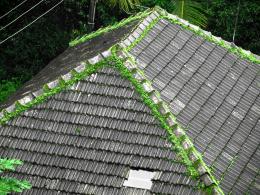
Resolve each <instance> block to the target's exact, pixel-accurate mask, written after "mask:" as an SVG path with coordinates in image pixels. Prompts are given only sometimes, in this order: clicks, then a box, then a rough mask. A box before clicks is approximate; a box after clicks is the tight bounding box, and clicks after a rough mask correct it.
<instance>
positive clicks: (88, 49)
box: [0, 21, 138, 110]
mask: <svg viewBox="0 0 260 195" xmlns="http://www.w3.org/2000/svg"><path fill="white" fill-rule="evenodd" d="M137 22H138V21H134V22H131V23H129V24H127V25H125V26H123V27H121V28H119V29H115V30H113V31H110V32H107V33H104V34H102V35H101V36H97V37H94V38H93V39H90V40H88V41H86V42H84V43H81V44H79V45H77V46H75V47H69V48H68V49H67V50H66V51H65V52H63V53H62V54H60V55H59V56H58V57H57V58H55V59H54V60H52V61H51V62H50V63H49V64H48V65H47V66H46V67H45V68H44V69H43V70H41V71H40V72H39V73H38V74H37V75H36V76H35V77H33V78H32V79H31V80H30V81H28V82H27V83H25V85H24V86H23V87H22V88H20V89H19V90H18V91H17V92H15V93H14V94H13V95H12V96H11V97H10V98H9V99H8V100H7V101H6V102H4V104H1V105H0V110H1V109H3V108H6V107H8V106H9V105H10V104H12V103H13V102H15V101H16V100H19V99H21V98H22V97H23V96H25V95H26V94H29V93H31V92H34V91H36V90H38V89H40V88H42V86H43V85H44V84H46V83H48V82H49V81H52V80H55V79H57V78H58V77H59V76H61V75H64V74H66V73H68V72H69V71H70V70H72V69H73V68H75V67H76V66H77V65H78V63H80V62H82V61H86V60H87V59H89V58H92V57H94V56H95V55H96V54H97V53H101V52H103V51H105V50H107V49H108V48H110V47H111V46H112V45H114V44H116V43H117V42H119V41H120V40H121V39H122V38H123V37H124V36H126V35H127V34H128V33H129V32H130V31H131V30H132V29H133V27H135V26H136V24H137Z"/></svg>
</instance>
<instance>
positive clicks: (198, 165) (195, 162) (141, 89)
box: [112, 45, 224, 194]
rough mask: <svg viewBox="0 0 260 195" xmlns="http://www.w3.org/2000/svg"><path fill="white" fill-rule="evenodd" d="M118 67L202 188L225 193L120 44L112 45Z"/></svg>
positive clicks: (150, 83)
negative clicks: (116, 46)
mask: <svg viewBox="0 0 260 195" xmlns="http://www.w3.org/2000/svg"><path fill="white" fill-rule="evenodd" d="M112 56H113V57H114V61H115V67H116V68H117V69H118V70H119V71H120V73H121V75H122V76H123V77H125V78H127V79H128V80H129V81H130V82H131V83H132V84H133V86H134V88H135V90H136V91H137V92H138V93H139V95H140V96H141V97H142V99H143V101H144V103H145V104H146V105H147V106H148V107H149V108H150V109H151V111H152V113H153V114H154V116H155V117H156V118H157V119H158V120H159V121H160V123H161V126H162V128H164V129H165V130H166V131H167V133H168V135H169V137H168V139H169V141H170V142H171V143H172V144H173V148H174V150H175V151H177V153H178V154H179V155H180V157H181V158H182V161H183V163H184V164H185V165H186V167H187V169H188V173H189V175H190V176H191V177H192V178H200V180H201V181H202V183H203V184H202V185H201V188H202V189H203V190H206V191H207V192H209V193H212V194H224V193H223V191H222V190H221V188H220V187H219V181H217V180H216V179H215V177H214V176H213V174H212V171H211V170H210V168H208V167H207V165H206V164H205V162H204V161H203V158H202V155H201V154H200V153H199V152H198V151H197V150H196V148H195V147H194V145H193V143H192V141H191V140H190V139H189V137H188V136H187V135H186V133H185V131H184V130H183V129H184V128H183V127H181V125H180V124H179V123H178V122H177V120H176V116H174V115H173V114H172V113H171V111H170V109H169V106H168V105H167V104H166V103H165V102H164V101H163V100H162V99H161V98H160V93H159V92H158V91H156V90H155V89H154V88H153V86H152V82H151V81H149V80H148V79H147V77H146V76H145V73H144V72H143V71H142V70H141V69H139V68H138V63H137V62H136V60H135V59H134V57H133V56H132V55H131V54H129V53H128V52H127V50H126V48H122V47H121V46H120V45H119V47H118V48H117V49H115V48H112Z"/></svg>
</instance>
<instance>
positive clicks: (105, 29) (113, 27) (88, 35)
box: [69, 8, 156, 47]
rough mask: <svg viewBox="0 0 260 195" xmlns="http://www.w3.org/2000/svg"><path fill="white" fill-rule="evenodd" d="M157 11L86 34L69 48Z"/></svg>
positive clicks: (134, 16) (132, 16)
mask: <svg viewBox="0 0 260 195" xmlns="http://www.w3.org/2000/svg"><path fill="white" fill-rule="evenodd" d="M155 10H156V9H155V8H149V9H146V10H145V11H142V12H138V13H137V14H135V15H131V16H129V17H128V18H125V19H123V20H121V21H120V22H117V23H115V24H113V25H112V26H106V27H103V28H99V29H98V30H97V31H94V32H92V33H88V34H85V35H83V36H81V37H78V38H76V39H74V40H72V41H71V42H70V43H69V46H70V47H73V46H76V45H78V44H80V43H83V42H86V41H88V40H90V39H92V38H94V37H97V36H99V35H101V34H103V33H106V32H109V31H111V30H115V29H118V28H120V27H122V26H125V25H127V24H129V23H130V22H133V21H135V20H138V19H143V18H145V17H146V16H148V15H149V14H150V13H152V12H154V11H155Z"/></svg>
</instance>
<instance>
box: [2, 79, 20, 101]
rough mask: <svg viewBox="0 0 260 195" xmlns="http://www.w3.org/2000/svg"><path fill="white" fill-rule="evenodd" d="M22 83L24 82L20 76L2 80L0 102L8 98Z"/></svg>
mask: <svg viewBox="0 0 260 195" xmlns="http://www.w3.org/2000/svg"><path fill="white" fill-rule="evenodd" d="M21 84H22V82H21V79H20V78H12V79H10V80H3V81H0V102H3V101H5V100H7V98H8V97H9V96H10V95H11V94H12V93H14V92H15V91H16V90H17V89H18V88H19V87H20V86H21Z"/></svg>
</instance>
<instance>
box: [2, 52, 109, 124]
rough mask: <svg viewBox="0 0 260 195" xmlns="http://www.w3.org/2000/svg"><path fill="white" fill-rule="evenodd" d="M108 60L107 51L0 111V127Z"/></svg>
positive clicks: (83, 62) (89, 73)
mask: <svg viewBox="0 0 260 195" xmlns="http://www.w3.org/2000/svg"><path fill="white" fill-rule="evenodd" d="M110 58H111V51H110V49H108V50H106V51H104V52H102V53H100V54H98V55H96V56H95V57H93V58H90V59H88V60H87V61H82V62H80V63H78V64H77V65H76V67H75V68H73V69H72V70H71V71H69V72H68V73H66V74H65V75H61V76H60V77H59V78H57V79H55V80H53V81H51V82H49V83H46V84H44V85H43V86H42V87H41V88H40V89H38V90H37V91H34V92H31V93H29V94H28V95H26V96H24V97H23V98H21V99H19V100H17V101H15V102H14V103H13V104H11V105H10V106H8V107H6V108H4V109H3V110H1V111H0V126H1V125H4V124H5V123H6V122H8V121H9V120H11V119H12V118H14V117H16V116H18V115H19V114H21V113H22V112H24V111H26V110H28V109H30V108H31V107H32V106H34V105H36V104H39V103H42V102H44V101H45V100H46V99H47V98H49V97H51V96H53V95H55V94H56V93H59V92H61V91H62V90H65V89H67V88H68V87H70V86H72V85H73V84H74V83H76V82H78V81H80V80H82V79H83V78H85V77H86V76H89V75H91V74H93V73H95V72H96V71H97V70H99V69H100V68H102V67H103V66H105V65H106V64H107V62H108V61H109V60H110Z"/></svg>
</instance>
